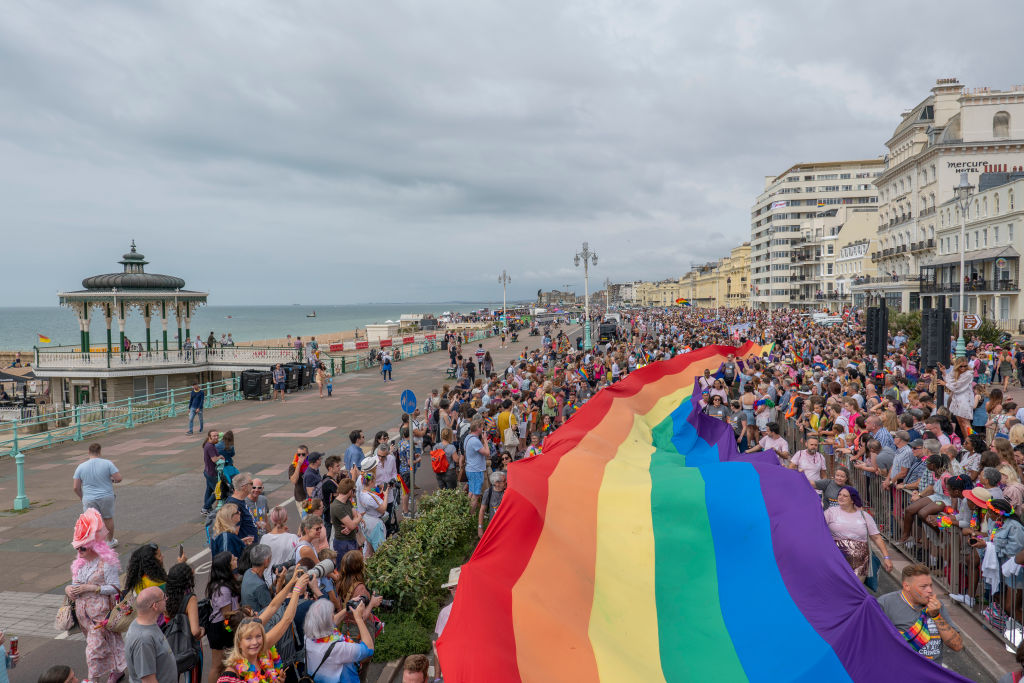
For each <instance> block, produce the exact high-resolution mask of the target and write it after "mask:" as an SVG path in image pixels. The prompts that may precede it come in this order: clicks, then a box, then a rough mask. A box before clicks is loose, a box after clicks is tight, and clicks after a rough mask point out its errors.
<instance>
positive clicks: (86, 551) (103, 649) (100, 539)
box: [64, 508, 128, 683]
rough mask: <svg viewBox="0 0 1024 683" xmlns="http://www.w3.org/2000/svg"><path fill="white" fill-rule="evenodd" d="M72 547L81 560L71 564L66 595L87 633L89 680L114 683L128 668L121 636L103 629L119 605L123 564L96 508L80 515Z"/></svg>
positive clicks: (98, 682) (86, 646) (65, 590)
mask: <svg viewBox="0 0 1024 683" xmlns="http://www.w3.org/2000/svg"><path fill="white" fill-rule="evenodd" d="M71 545H72V546H74V548H75V550H77V551H78V557H77V558H76V559H75V561H74V562H72V563H71V585H69V586H67V587H66V588H65V589H64V593H65V594H66V595H67V596H68V597H69V598H71V599H72V600H74V601H75V613H76V615H77V617H78V623H79V625H80V626H81V627H82V631H83V632H84V633H85V661H86V664H87V665H88V667H89V680H90V681H96V682H97V683H107V681H110V683H113V682H114V681H116V680H117V679H118V678H120V676H121V674H122V672H123V671H125V669H126V668H127V667H128V664H127V662H126V660H125V655H124V640H123V639H122V637H121V634H120V633H114V632H113V631H108V630H107V629H105V628H103V626H104V625H105V624H106V619H107V614H108V613H109V612H110V608H111V607H113V606H114V604H115V603H116V602H117V587H118V574H120V572H121V562H120V560H118V559H117V553H115V552H114V551H113V550H111V548H110V546H109V545H107V527H106V525H105V524H104V523H103V518H102V517H101V516H100V513H99V512H98V511H97V510H96V509H95V508H89V509H88V510H86V511H85V512H83V513H82V514H81V515H79V517H78V521H77V522H75V536H74V540H72V542H71Z"/></svg>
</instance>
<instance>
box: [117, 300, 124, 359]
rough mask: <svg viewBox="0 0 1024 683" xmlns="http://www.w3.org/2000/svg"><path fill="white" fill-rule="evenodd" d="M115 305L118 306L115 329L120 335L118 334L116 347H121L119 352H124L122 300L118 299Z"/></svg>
mask: <svg viewBox="0 0 1024 683" xmlns="http://www.w3.org/2000/svg"><path fill="white" fill-rule="evenodd" d="M117 307H118V308H117V331H118V334H119V335H120V336H119V342H118V348H120V349H121V353H124V352H125V348H124V323H125V314H124V301H118V302H117Z"/></svg>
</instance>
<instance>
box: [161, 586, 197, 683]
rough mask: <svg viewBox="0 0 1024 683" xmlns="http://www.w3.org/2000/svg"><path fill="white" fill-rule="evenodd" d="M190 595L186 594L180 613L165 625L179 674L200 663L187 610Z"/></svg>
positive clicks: (164, 629) (165, 634)
mask: <svg viewBox="0 0 1024 683" xmlns="http://www.w3.org/2000/svg"><path fill="white" fill-rule="evenodd" d="M190 597H191V594H189V595H186V596H185V599H184V600H183V601H182V603H181V607H180V608H179V609H178V613H177V614H175V615H174V618H172V619H171V620H170V621H169V622H167V623H166V624H165V625H164V627H163V632H164V637H165V638H166V639H167V644H168V645H170V646H171V652H173V653H174V662H175V664H177V665H178V673H179V674H183V673H185V672H186V671H191V670H192V669H193V668H195V666H196V664H198V663H199V655H198V653H197V652H196V639H195V638H193V637H192V627H191V625H190V624H189V623H188V614H187V613H186V612H185V606H186V605H188V601H189V598H190Z"/></svg>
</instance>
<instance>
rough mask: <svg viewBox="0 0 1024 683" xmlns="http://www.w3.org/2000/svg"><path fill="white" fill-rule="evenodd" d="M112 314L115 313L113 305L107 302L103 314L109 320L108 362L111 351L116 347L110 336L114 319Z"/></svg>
mask: <svg viewBox="0 0 1024 683" xmlns="http://www.w3.org/2000/svg"><path fill="white" fill-rule="evenodd" d="M112 314H113V310H112V306H111V305H110V304H107V305H106V306H105V307H104V316H103V319H104V320H106V322H107V363H109V362H110V353H111V350H112V349H113V348H114V340H113V339H112V338H111V336H110V323H111V322H112V321H113V318H112Z"/></svg>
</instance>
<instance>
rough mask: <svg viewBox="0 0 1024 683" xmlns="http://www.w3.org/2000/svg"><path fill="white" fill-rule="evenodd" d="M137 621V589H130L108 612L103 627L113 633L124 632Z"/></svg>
mask: <svg viewBox="0 0 1024 683" xmlns="http://www.w3.org/2000/svg"><path fill="white" fill-rule="evenodd" d="M133 621H135V591H133V590H131V589H129V590H128V591H127V592H126V593H125V594H124V596H123V597H121V598H120V599H119V600H118V601H117V602H116V603H114V606H113V607H111V608H110V612H109V613H108V614H107V621H106V623H105V624H104V625H103V628H105V629H106V630H108V631H110V632H111V633H124V632H125V631H127V630H128V627H129V626H131V625H132V622H133Z"/></svg>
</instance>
